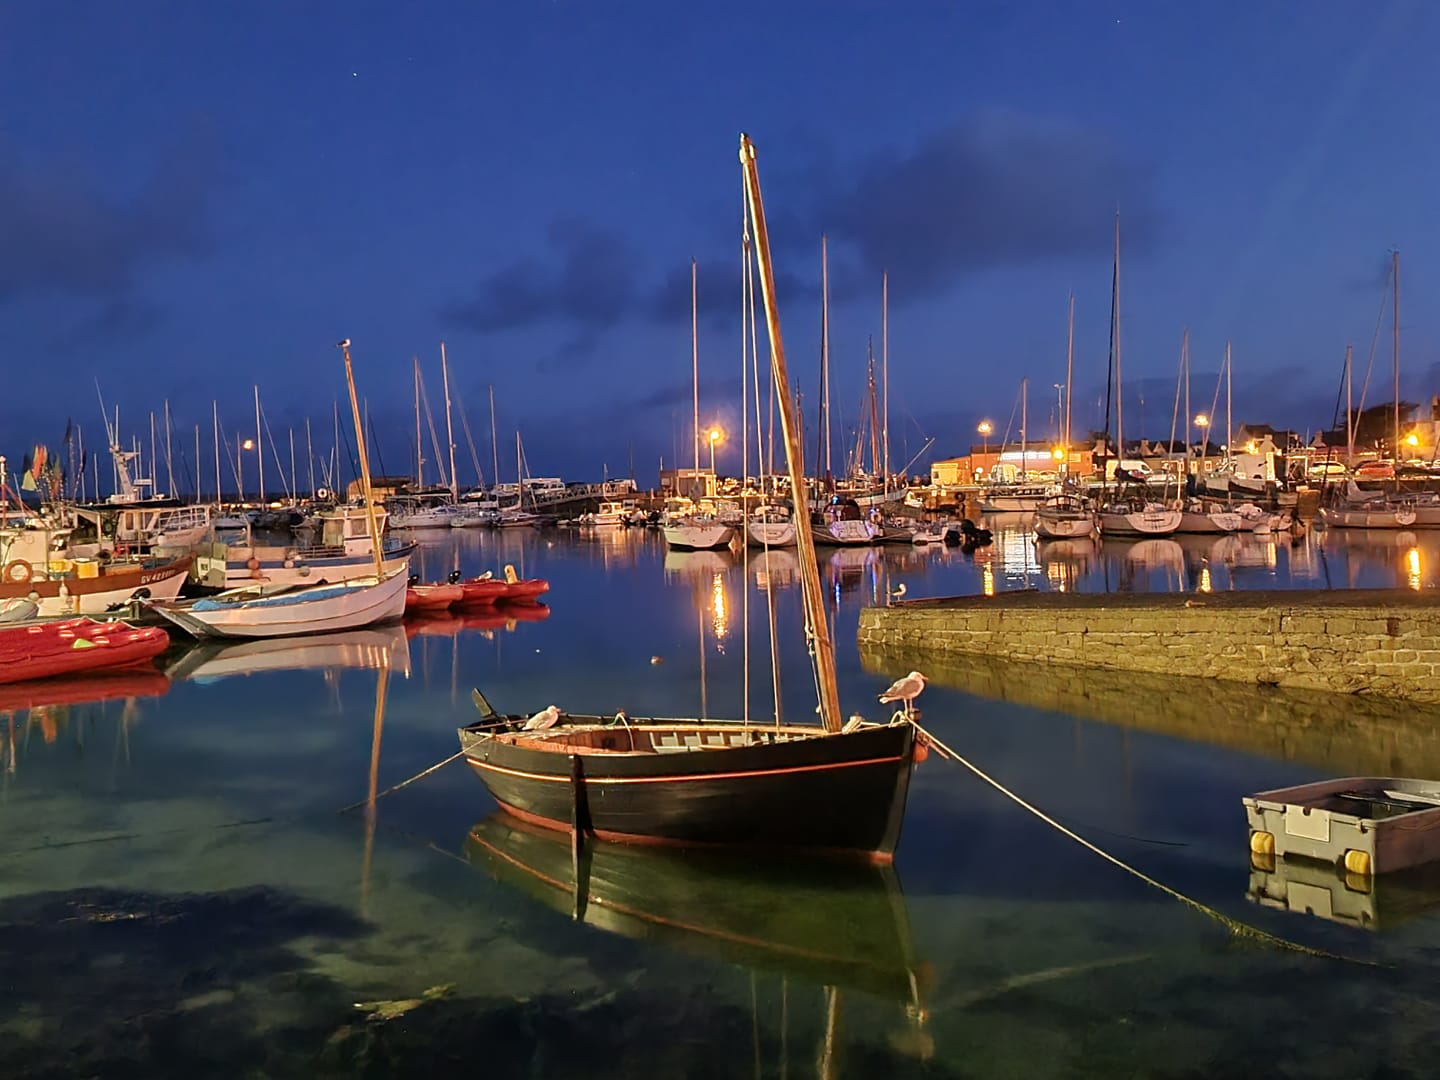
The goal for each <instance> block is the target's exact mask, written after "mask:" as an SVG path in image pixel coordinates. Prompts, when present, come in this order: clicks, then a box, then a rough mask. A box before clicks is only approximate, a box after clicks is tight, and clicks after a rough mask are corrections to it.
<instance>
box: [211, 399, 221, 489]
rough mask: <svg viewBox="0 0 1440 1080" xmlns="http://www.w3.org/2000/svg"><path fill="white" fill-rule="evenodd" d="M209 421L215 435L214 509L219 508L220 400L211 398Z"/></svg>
mask: <svg viewBox="0 0 1440 1080" xmlns="http://www.w3.org/2000/svg"><path fill="white" fill-rule="evenodd" d="M210 421H211V423H212V424H213V425H214V435H215V510H216V512H217V513H218V512H219V510H220V501H221V495H220V402H218V401H215V400H214V399H211V401H210Z"/></svg>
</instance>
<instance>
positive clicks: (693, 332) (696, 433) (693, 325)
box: [690, 259, 714, 491]
mask: <svg viewBox="0 0 1440 1080" xmlns="http://www.w3.org/2000/svg"><path fill="white" fill-rule="evenodd" d="M698 296H699V293H698V289H697V271H696V267H695V260H694V259H691V260H690V394H691V399H692V401H691V404H692V408H693V413H692V418H691V427H690V431H691V434H692V435H693V439H692V440H691V441H692V442H694V444H695V475H696V476H699V475H700V323H699V317H698V312H699V306H698ZM713 480H714V478H713V477H711V481H712V482H713ZM692 490H693V486H692ZM706 491H709V485H708V484H707V485H706Z"/></svg>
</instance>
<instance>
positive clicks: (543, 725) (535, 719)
mask: <svg viewBox="0 0 1440 1080" xmlns="http://www.w3.org/2000/svg"><path fill="white" fill-rule="evenodd" d="M559 719H560V710H559V709H558V708H557V707H556V706H554V705H551V706H550V707H549V708H548V709H541V710H540V711H539V712H537V713H536V714H535V715H534V716H532V717H530V719H529V720H526V721H525V730H526V731H548V730H549V729H550V728H552V727H554V726H555V724H556V722H557V721H559Z"/></svg>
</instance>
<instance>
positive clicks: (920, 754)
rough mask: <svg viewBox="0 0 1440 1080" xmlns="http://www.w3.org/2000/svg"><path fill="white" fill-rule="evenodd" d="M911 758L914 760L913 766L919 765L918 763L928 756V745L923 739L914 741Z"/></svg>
mask: <svg viewBox="0 0 1440 1080" xmlns="http://www.w3.org/2000/svg"><path fill="white" fill-rule="evenodd" d="M912 756H913V757H914V758H915V764H917V765H918V764H920V762H922V761H924V760H925V759H926V758H928V757H929V756H930V744H929V743H927V742H926V741H925V740H924V739H916V740H915V751H914V754H913V755H912Z"/></svg>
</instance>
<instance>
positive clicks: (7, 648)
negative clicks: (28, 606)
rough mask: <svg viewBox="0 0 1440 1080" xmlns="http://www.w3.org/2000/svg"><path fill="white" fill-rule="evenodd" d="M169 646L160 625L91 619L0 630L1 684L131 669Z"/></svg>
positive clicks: (168, 638)
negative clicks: (79, 673) (86, 672)
mask: <svg viewBox="0 0 1440 1080" xmlns="http://www.w3.org/2000/svg"><path fill="white" fill-rule="evenodd" d="M169 644H170V637H169V635H168V634H166V633H165V631H164V630H162V629H160V628H159V627H158V626H149V627H135V626H131V625H130V624H129V623H124V622H96V621H95V620H94V619H66V620H64V621H63V622H51V623H36V624H34V625H28V626H15V627H5V628H0V683H17V682H27V681H29V680H30V679H50V678H54V677H55V676H57V675H74V674H76V673H78V672H85V671H109V670H113V669H115V668H124V667H130V666H131V665H133V664H143V663H145V662H146V661H147V660H151V659H153V658H154V657H156V656H159V655H160V654H161V653H162V652H164V651H165V649H166V647H167V646H168V645H169Z"/></svg>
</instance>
